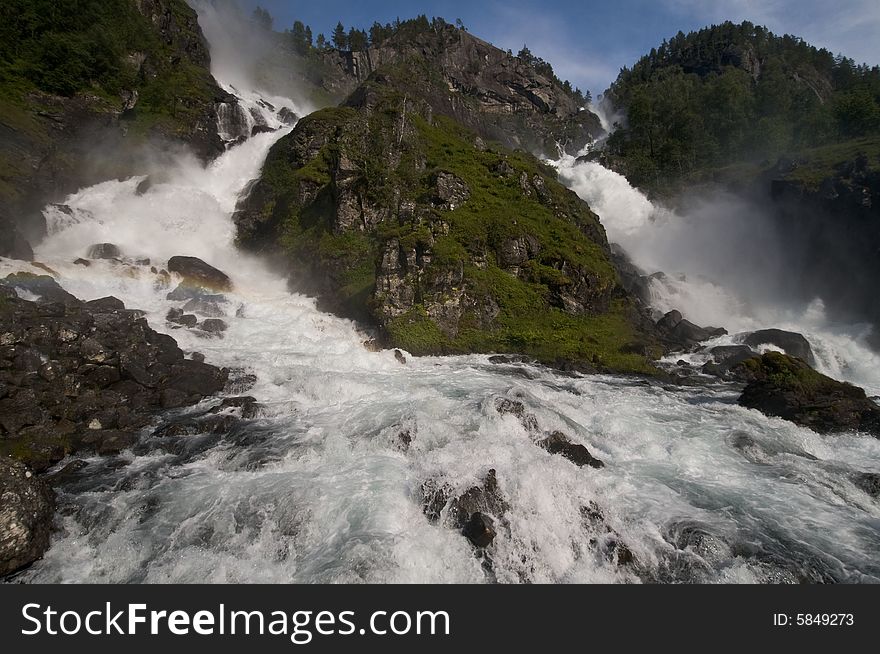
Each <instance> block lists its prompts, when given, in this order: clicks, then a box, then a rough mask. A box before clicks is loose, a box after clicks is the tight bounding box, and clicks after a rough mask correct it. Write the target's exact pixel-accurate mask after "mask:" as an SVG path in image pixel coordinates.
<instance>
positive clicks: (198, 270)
mask: <svg viewBox="0 0 880 654" xmlns="http://www.w3.org/2000/svg"><path fill="white" fill-rule="evenodd" d="M168 271H169V272H172V273H177V274H178V275H180V276H181V277H183V282H184V285H186V286H187V287H190V288H197V289H204V290H205V291H208V292H224V291H231V290H232V281H231V280H230V279H229V276H228V275H227V274H226V273H224V272H223V271H222V270H218V269H217V268H215V267H214V266H212V265H210V264H208V263H205V262H204V261H202V260H201V259H198V258H196V257H171V259H170V260H169V261H168ZM204 294H205V293H202V295H204Z"/></svg>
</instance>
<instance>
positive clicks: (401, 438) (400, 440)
mask: <svg viewBox="0 0 880 654" xmlns="http://www.w3.org/2000/svg"><path fill="white" fill-rule="evenodd" d="M412 442H413V433H412V430H411V429H402V430H401V431H400V432H398V434H397V436H396V437H395V438H394V445H395V447H396V448H397V449H398V450H400V451H401V452H408V451H409V448H410V445H412Z"/></svg>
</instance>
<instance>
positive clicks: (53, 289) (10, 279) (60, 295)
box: [0, 272, 80, 306]
mask: <svg viewBox="0 0 880 654" xmlns="http://www.w3.org/2000/svg"><path fill="white" fill-rule="evenodd" d="M0 285H4V286H6V287H8V288H14V289H17V290H21V291H24V292H26V293H31V294H33V295H37V296H39V298H40V299H39V300H38V301H39V302H41V303H45V304H54V303H59V304H63V305H65V306H76V305H78V304H80V301H79V300H78V299H77V298H76V297H74V296H73V295H71V294H70V293H68V292H67V291H65V290H64V289H63V288H61V286H60V285H59V284H58V282H57V281H55V279H54V278H52V277H51V276H49V275H35V274H33V273H27V272H19V273H12V274H11V275H7V276H6V279H4V280H2V281H0Z"/></svg>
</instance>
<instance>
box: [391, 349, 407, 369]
mask: <svg viewBox="0 0 880 654" xmlns="http://www.w3.org/2000/svg"><path fill="white" fill-rule="evenodd" d="M394 358H395V359H397V363H399V364H401V365H403V366H405V365H406V357H405V356H403V352H401V351H400V350H394Z"/></svg>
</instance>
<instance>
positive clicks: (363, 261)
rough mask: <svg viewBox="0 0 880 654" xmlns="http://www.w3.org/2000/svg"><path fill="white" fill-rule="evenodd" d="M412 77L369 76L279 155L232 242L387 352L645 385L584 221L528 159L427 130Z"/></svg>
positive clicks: (549, 175) (626, 305)
mask: <svg viewBox="0 0 880 654" xmlns="http://www.w3.org/2000/svg"><path fill="white" fill-rule="evenodd" d="M432 38H433V37H432ZM450 38H451V37H450ZM455 38H462V39H466V38H468V37H466V36H461V37H458V36H456V37H455ZM421 62H422V60H417V63H419V65H421ZM431 65H433V64H431ZM420 70H421V68H419V66H417V65H416V64H415V63H412V62H411V63H409V64H408V65H406V66H404V65H403V64H399V65H397V66H395V67H394V68H392V69H390V70H387V69H385V68H382V69H380V70H379V71H378V72H377V73H375V74H373V75H372V76H371V77H370V79H369V80H368V81H367V82H366V83H364V84H363V85H362V86H361V87H360V88H359V90H358V91H357V92H356V93H355V94H354V95H357V98H358V99H357V102H351V103H349V106H345V107H341V108H336V109H325V110H322V111H319V112H317V113H314V114H312V115H310V116H307V117H306V118H304V119H303V120H302V121H300V122H299V123H298V125H297V126H296V128H295V129H294V130H293V132H292V133H291V134H290V135H288V136H286V137H285V138H283V139H281V140H280V141H279V142H278V144H276V146H275V147H274V148H273V149H272V151H271V152H270V154H269V156H268V159H267V161H266V164H265V166H264V168H263V174H262V177H261V179H260V180H258V181H257V182H256V183H254V184H253V185H252V187H251V188H250V191H249V193H248V195H247V197H246V198H245V199H244V200H243V201H242V202H241V203H240V204H239V207H238V210H237V211H236V214H235V222H236V225H237V227H238V233H239V242H240V243H241V244H242V245H243V246H245V247H247V248H249V249H252V250H257V251H261V252H263V253H264V254H265V253H269V254H272V255H274V256H275V257H277V258H278V260H279V261H280V262H281V263H283V265H285V266H286V267H287V269H288V270H289V272H290V279H291V286H292V287H293V289H295V290H297V291H299V292H304V293H307V294H309V295H313V296H316V297H318V299H319V302H320V305H321V307H322V308H323V309H325V310H329V311H333V312H335V313H338V314H340V315H343V316H345V317H349V318H353V319H355V320H358V321H360V322H362V323H364V324H365V325H367V326H369V327H371V328H373V329H376V330H377V331H378V332H379V335H380V336H381V338H382V340H383V341H384V344H385V345H387V346H389V347H399V348H401V349H404V350H408V351H409V352H411V353H413V354H438V353H460V352H474V351H479V352H522V353H527V354H533V355H535V356H536V357H539V358H542V359H544V360H550V361H555V360H559V359H566V360H578V361H580V362H582V363H589V364H590V365H591V366H593V367H594V368H603V367H604V368H607V369H632V368H637V369H640V370H642V371H646V370H648V369H649V364H647V363H646V361H645V356H644V354H643V353H639V351H638V348H634V347H630V349H629V350H627V347H629V346H630V345H631V343H632V342H633V341H635V340H639V339H640V338H641V337H640V334H641V327H640V326H639V325H638V324H636V321H634V320H633V318H632V315H631V313H630V309H631V308H632V306H633V303H634V300H633V299H632V297H631V296H630V295H629V294H628V293H627V292H626V290H625V289H622V288H621V287H620V285H619V281H618V277H617V273H616V271H615V269H614V266H613V264H612V262H611V260H610V252H609V247H608V243H607V240H606V237H605V233H604V230H603V229H602V227H601V225H600V224H599V221H598V219H597V217H596V216H595V215H594V214H593V213H592V212H591V211H590V209H589V207H588V206H587V205H586V204H585V203H584V202H583V201H581V200H580V199H579V198H578V197H577V196H576V195H575V194H574V193H572V192H570V191H568V190H567V189H565V188H564V187H563V186H562V185H560V184H559V183H558V182H557V181H556V174H555V171H552V170H550V169H547V168H546V167H544V166H543V165H542V164H541V163H540V162H539V161H538V160H536V159H535V158H533V157H532V156H530V155H527V154H524V153H522V152H511V151H509V150H507V149H505V148H503V147H499V146H497V145H487V144H486V143H485V142H484V141H483V139H481V138H480V137H479V136H478V135H476V134H475V133H474V132H472V131H470V130H468V129H466V128H464V127H462V125H460V124H458V123H456V122H454V121H453V120H452V119H450V118H449V117H448V116H446V115H438V114H440V113H442V111H441V110H440V109H438V108H437V107H435V106H433V105H432V104H431V99H430V97H427V96H426V93H422V92H421V91H420V87H419V84H421V77H423V75H422V73H420V72H419V71H420ZM414 78H415V79H417V80H419V81H418V82H413V79H414ZM413 84H416V86H413ZM447 92H448V89H447ZM353 97H354V96H353ZM554 320H555V321H556V322H555V324H553V321H554ZM606 321H613V322H615V324H616V325H619V327H620V329H614V328H612V329H603V327H606V326H607V324H608V323H607V322H606ZM600 323H601V324H600ZM603 339H605V341H604V342H603ZM610 339H614V340H615V342H614V343H610V342H608V340H610ZM641 340H643V341H644V340H650V339H649V338H641ZM642 349H644V348H642Z"/></svg>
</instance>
